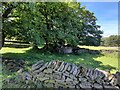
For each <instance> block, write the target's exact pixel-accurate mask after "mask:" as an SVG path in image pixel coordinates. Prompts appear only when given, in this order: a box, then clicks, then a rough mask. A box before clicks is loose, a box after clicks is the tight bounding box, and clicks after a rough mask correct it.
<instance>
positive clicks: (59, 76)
mask: <svg viewBox="0 0 120 90" xmlns="http://www.w3.org/2000/svg"><path fill="white" fill-rule="evenodd" d="M52 77H53V78H54V79H58V80H61V79H62V74H61V73H53V75H52Z"/></svg>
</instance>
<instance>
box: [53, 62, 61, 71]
mask: <svg viewBox="0 0 120 90" xmlns="http://www.w3.org/2000/svg"><path fill="white" fill-rule="evenodd" d="M61 63H62V62H61V61H57V63H56V65H55V67H54V70H57V69H58V68H59V67H60V65H61Z"/></svg>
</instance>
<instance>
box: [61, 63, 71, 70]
mask: <svg viewBox="0 0 120 90" xmlns="http://www.w3.org/2000/svg"><path fill="white" fill-rule="evenodd" d="M68 66H69V63H66V65H65V66H64V70H63V71H62V72H65V71H66V70H67V68H68Z"/></svg>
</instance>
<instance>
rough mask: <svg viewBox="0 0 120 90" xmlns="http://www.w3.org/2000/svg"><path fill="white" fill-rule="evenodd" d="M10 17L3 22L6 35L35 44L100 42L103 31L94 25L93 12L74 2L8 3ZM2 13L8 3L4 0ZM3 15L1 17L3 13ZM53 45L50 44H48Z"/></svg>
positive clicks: (93, 43)
mask: <svg viewBox="0 0 120 90" xmlns="http://www.w3.org/2000/svg"><path fill="white" fill-rule="evenodd" d="M9 4H12V5H13V7H12V9H11V10H10V11H9V14H10V18H9V17H7V20H4V22H3V29H4V33H5V32H6V31H7V32H11V33H6V35H5V36H7V37H8V36H9V37H12V36H14V37H15V38H16V39H18V40H24V41H28V42H31V43H32V44H33V45H34V46H35V47H37V46H39V45H41V44H44V43H45V48H46V49H47V48H49V46H50V45H53V46H54V45H58V44H63V45H64V44H69V45H71V46H76V45H79V44H82V45H100V39H101V34H102V31H101V30H99V28H100V26H98V25H96V20H97V19H96V17H95V16H94V13H91V12H90V11H88V10H86V9H85V7H81V6H80V3H76V2H71V3H70V2H64V3H61V2H57V3H54V2H36V3H23V2H22V3H20V2H17V3H9ZM3 8H5V9H4V10H3V11H4V12H3V15H4V13H5V12H6V10H7V8H10V6H8V5H7V7H6V6H5V5H4V4H3ZM3 18H4V17H3ZM50 47H52V46H50Z"/></svg>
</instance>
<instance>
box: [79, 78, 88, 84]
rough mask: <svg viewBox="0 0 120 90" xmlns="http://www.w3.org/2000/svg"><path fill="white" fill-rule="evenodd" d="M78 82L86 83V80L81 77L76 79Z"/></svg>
mask: <svg viewBox="0 0 120 90" xmlns="http://www.w3.org/2000/svg"><path fill="white" fill-rule="evenodd" d="M78 80H79V81H80V82H83V83H84V82H87V79H86V78H83V77H81V78H78Z"/></svg>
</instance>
